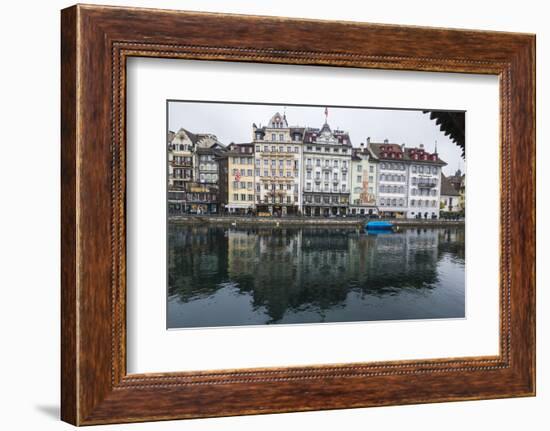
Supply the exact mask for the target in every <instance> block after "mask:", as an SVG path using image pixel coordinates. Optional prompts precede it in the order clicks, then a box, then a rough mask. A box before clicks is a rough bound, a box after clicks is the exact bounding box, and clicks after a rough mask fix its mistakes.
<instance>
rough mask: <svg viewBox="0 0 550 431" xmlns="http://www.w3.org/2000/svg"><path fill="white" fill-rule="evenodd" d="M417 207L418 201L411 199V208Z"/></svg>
mask: <svg viewBox="0 0 550 431" xmlns="http://www.w3.org/2000/svg"><path fill="white" fill-rule="evenodd" d="M415 205H416V201H415V200H414V199H411V206H412V207H414V206H415Z"/></svg>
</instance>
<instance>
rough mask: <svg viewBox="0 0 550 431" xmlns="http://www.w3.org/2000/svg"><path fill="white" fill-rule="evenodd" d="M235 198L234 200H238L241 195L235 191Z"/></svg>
mask: <svg viewBox="0 0 550 431" xmlns="http://www.w3.org/2000/svg"><path fill="white" fill-rule="evenodd" d="M233 200H234V201H238V200H239V195H238V194H237V193H235V194H234V195H233Z"/></svg>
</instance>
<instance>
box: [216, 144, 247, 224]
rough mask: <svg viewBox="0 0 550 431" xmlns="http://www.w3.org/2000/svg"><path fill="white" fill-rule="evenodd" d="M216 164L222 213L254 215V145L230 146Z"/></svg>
mask: <svg viewBox="0 0 550 431" xmlns="http://www.w3.org/2000/svg"><path fill="white" fill-rule="evenodd" d="M218 162H219V166H220V174H221V176H220V199H221V207H222V212H223V213H226V214H239V215H249V214H255V212H256V207H255V201H256V198H255V175H254V174H255V173H254V144H252V143H245V144H230V145H229V146H228V147H227V151H225V152H224V153H221V154H220V155H219V156H218Z"/></svg>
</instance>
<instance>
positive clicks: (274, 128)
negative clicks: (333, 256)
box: [252, 112, 304, 215]
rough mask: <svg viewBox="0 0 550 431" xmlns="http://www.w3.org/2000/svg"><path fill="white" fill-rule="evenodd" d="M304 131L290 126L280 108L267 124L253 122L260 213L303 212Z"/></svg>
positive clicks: (257, 209) (287, 213)
mask: <svg viewBox="0 0 550 431" xmlns="http://www.w3.org/2000/svg"><path fill="white" fill-rule="evenodd" d="M303 135H304V129H303V128H300V127H289V125H288V122H287V119H286V115H281V114H280V113H278V112H277V113H275V114H274V115H273V116H272V117H271V119H270V120H269V123H268V125H267V126H264V127H261V126H260V127H258V126H256V124H253V125H252V139H253V144H254V172H255V181H256V184H255V197H256V211H257V213H258V214H259V215H297V214H300V212H301V187H300V186H301V184H300V171H301V161H302V145H301V144H302V140H303Z"/></svg>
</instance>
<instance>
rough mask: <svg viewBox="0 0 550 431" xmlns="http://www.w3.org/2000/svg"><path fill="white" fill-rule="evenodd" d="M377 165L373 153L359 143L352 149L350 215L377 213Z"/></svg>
mask: <svg viewBox="0 0 550 431" xmlns="http://www.w3.org/2000/svg"><path fill="white" fill-rule="evenodd" d="M377 170H378V163H377V160H376V158H375V156H374V154H373V153H371V152H370V150H369V149H368V148H367V147H366V146H365V144H364V143H361V145H360V147H359V148H354V149H353V151H352V157H351V187H350V203H349V214H350V215H372V214H377V213H378V207H377V205H376V183H377V176H378V172H377Z"/></svg>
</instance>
